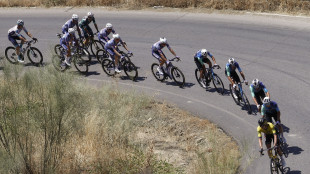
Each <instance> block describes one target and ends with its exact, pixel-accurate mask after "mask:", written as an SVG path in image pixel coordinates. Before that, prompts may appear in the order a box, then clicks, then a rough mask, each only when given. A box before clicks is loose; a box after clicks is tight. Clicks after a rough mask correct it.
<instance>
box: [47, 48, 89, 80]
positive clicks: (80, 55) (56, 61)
mask: <svg viewBox="0 0 310 174" xmlns="http://www.w3.org/2000/svg"><path fill="white" fill-rule="evenodd" d="M58 45H59V44H58ZM56 46H57V45H56ZM56 46H55V48H56ZM57 48H58V51H59V54H60V55H54V56H53V57H52V63H53V65H54V67H55V68H56V70H58V71H61V72H64V71H66V70H67V69H69V68H70V66H68V65H67V64H66V63H65V58H66V51H65V49H64V48H62V47H57ZM81 51H83V52H81ZM71 55H72V62H73V64H74V66H75V68H76V69H77V70H78V71H79V72H80V73H83V74H85V73H87V72H88V66H89V63H88V61H89V59H90V55H89V52H88V51H87V50H86V49H80V48H77V47H76V46H73V47H72V49H71Z"/></svg>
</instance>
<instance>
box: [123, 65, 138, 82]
mask: <svg viewBox="0 0 310 174" xmlns="http://www.w3.org/2000/svg"><path fill="white" fill-rule="evenodd" d="M123 67H124V71H125V74H126V75H127V76H128V77H129V78H130V79H131V80H133V81H134V80H136V78H137V77H138V70H137V67H136V66H135V65H134V64H133V63H132V62H128V61H126V62H125V64H124V65H123Z"/></svg>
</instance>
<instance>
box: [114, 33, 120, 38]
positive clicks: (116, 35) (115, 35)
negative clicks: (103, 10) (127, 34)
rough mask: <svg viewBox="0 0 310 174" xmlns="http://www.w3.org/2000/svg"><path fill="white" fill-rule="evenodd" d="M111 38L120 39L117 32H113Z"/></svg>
mask: <svg viewBox="0 0 310 174" xmlns="http://www.w3.org/2000/svg"><path fill="white" fill-rule="evenodd" d="M113 38H114V39H120V38H121V37H120V36H119V34H113Z"/></svg>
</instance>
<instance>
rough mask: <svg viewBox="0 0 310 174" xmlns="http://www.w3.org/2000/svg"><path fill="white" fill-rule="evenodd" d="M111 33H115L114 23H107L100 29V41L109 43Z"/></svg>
mask: <svg viewBox="0 0 310 174" xmlns="http://www.w3.org/2000/svg"><path fill="white" fill-rule="evenodd" d="M110 33H113V34H115V30H114V29H113V25H112V24H111V23H107V24H106V26H105V28H103V29H102V30H100V32H99V33H98V39H99V41H101V42H103V43H107V42H108V41H109V40H110V38H109V37H108V36H109V34H110Z"/></svg>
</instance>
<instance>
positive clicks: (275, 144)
mask: <svg viewBox="0 0 310 174" xmlns="http://www.w3.org/2000/svg"><path fill="white" fill-rule="evenodd" d="M273 139H274V145H273V146H277V143H278V139H277V134H276V133H274V134H273Z"/></svg>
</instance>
